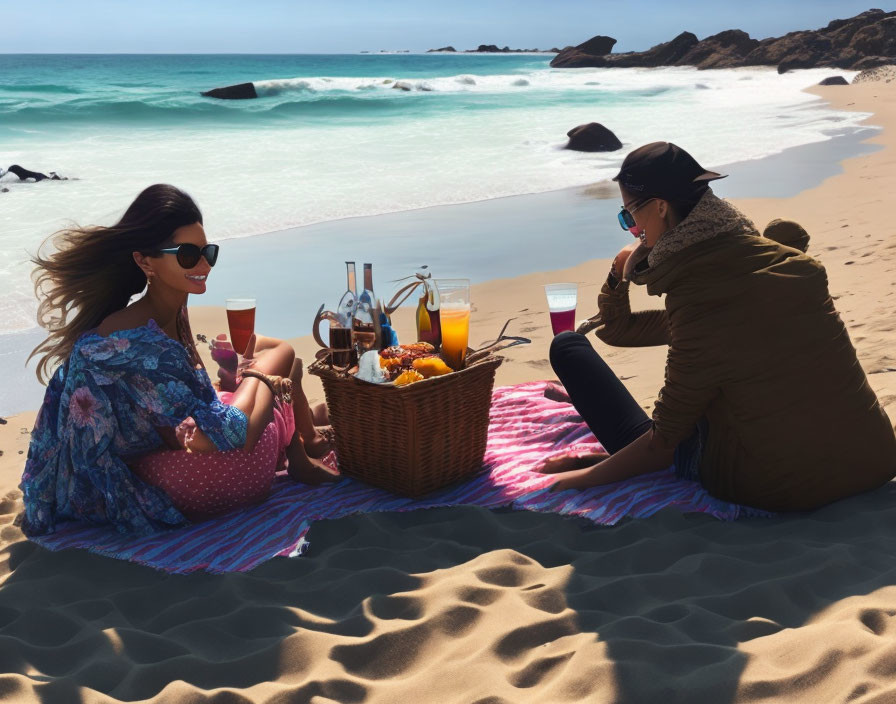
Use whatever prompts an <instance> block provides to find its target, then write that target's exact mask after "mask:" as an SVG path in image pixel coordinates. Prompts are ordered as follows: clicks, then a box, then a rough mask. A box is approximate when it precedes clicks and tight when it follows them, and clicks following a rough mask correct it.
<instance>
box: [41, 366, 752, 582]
mask: <svg viewBox="0 0 896 704" xmlns="http://www.w3.org/2000/svg"><path fill="white" fill-rule="evenodd" d="M547 386H548V382H531V383H526V384H519V385H517V386H507V387H503V388H498V389H496V390H495V392H494V397H493V402H492V410H491V421H490V425H489V435H488V448H487V450H486V457H485V462H484V467H483V471H482V472H481V473H479V474H477V475H475V476H473V477H472V478H470V479H468V480H466V481H464V482H462V483H459V484H455V485H453V486H450V487H448V488H446V489H444V490H441V491H438V492H435V493H433V494H430V495H428V496H425V497H422V498H417V499H408V498H403V497H399V496H395V495H394V494H390V493H388V492H386V491H383V490H380V489H376V488H373V487H370V486H367V485H366V484H363V483H361V482H357V481H354V480H351V479H347V478H346V479H343V480H341V481H340V482H338V483H336V484H329V485H326V486H318V487H312V486H306V485H303V484H298V483H296V482H293V481H291V480H290V479H288V478H287V477H285V476H284V477H281V478H278V480H277V481H276V483H275V485H274V489H273V491H272V493H271V496H270V497H269V498H268V499H267V500H266V501H265V502H264V503H262V504H259V505H257V506H253V507H250V508H245V509H240V510H237V511H234V512H232V513H229V514H226V515H223V516H220V517H217V518H214V519H210V520H207V521H204V522H202V523H196V524H193V525H190V526H186V527H183V528H178V529H176V530H171V531H167V532H163V533H158V534H155V535H151V536H128V535H122V534H120V533H117V532H116V531H114V530H110V529H107V528H105V527H101V526H93V525H87V524H83V523H76V522H68V523H64V524H60V525H59V526H57V530H56V532H55V533H53V534H51V535H45V536H39V537H35V538H33V539H32V540H34V542H36V543H38V544H40V545H42V546H43V547H45V548H48V549H50V550H63V549H66V548H82V549H86V550H90V551H91V552H95V553H98V554H100V555H105V556H108V557H114V558H117V559H121V560H129V561H131V562H137V563H139V564H142V565H148V566H150V567H155V568H157V569H160V570H164V571H166V572H174V573H187V572H194V571H197V570H205V571H207V572H216V573H220V572H245V571H247V570H251V569H252V568H253V567H256V566H257V565H259V564H261V563H263V562H265V561H266V560H270V559H271V558H273V557H297V556H300V555H302V554H303V553H304V552H305V551H306V550H307V548H308V545H309V542H308V532H309V530H310V529H311V526H312V524H313V523H314V521H316V520H321V519H334V518H342V517H344V516H349V515H352V514H359V513H372V512H382V511H414V510H419V509H424V508H436V507H445V506H481V507H484V508H498V507H510V508H514V509H520V510H526V511H539V512H545V513H558V514H561V515H567V516H579V517H581V518H585V519H587V520H590V521H593V522H594V523H598V524H604V525H613V524H615V523H617V522H618V521H619V520H620V519H622V518H623V517H626V516H629V517H633V518H643V517H646V516H650V515H651V514H653V513H656V512H657V511H659V510H660V509H663V508H667V507H673V508H675V509H677V510H680V511H682V512H700V513H706V514H709V515H711V516H715V517H716V518H719V519H722V520H734V519H736V518H739V517H741V516H745V515H755V514H756V513H758V512H756V511H754V510H752V509H746V508H744V507H742V506H737V505H735V504H731V503H728V502H725V501H720V500H718V499H715V498H713V497H711V496H710V495H709V494H707V493H706V491H705V490H704V489H703V488H702V487H701V485H700V484H699V483H697V482H692V481H687V480H683V479H678V478H677V477H676V476H675V474H674V472H673V470H671V469H666V470H662V471H660V472H655V473H653V474H647V475H644V476H640V477H636V478H634V479H630V480H627V481H624V482H618V483H616V484H610V485H607V486H603V487H595V488H593V489H588V490H584V491H564V492H550V491H549V490H548V488H547V486H548V485H549V484H550V481H551V478H550V477H548V476H545V475H543V474H538V473H536V472H534V471H532V470H533V468H534V467H536V466H537V464H538V463H539V462H541V461H542V460H543V459H544V458H545V457H547V456H550V455H552V454H555V453H558V452H566V451H568V450H570V449H571V448H576V449H583V450H585V449H601V447H600V444H599V443H598V442H597V440H596V439H595V438H594V436H593V435H592V434H591V432H590V431H589V430H588V427H587V426H586V425H585V424H584V423H583V422H582V419H581V417H580V416H579V415H578V414H577V413H576V411H575V409H574V408H573V407H572V406H571V405H569V404H568V403H565V402H564V401H563V400H552V399H550V398H547V397H546V396H545V389H546V388H547Z"/></svg>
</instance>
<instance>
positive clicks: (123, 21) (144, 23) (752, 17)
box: [0, 0, 896, 54]
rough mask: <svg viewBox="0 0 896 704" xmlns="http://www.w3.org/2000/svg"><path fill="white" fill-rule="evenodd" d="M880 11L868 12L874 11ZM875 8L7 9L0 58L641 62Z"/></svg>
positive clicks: (100, 3)
mask: <svg viewBox="0 0 896 704" xmlns="http://www.w3.org/2000/svg"><path fill="white" fill-rule="evenodd" d="M872 3H873V4H872ZM875 5H876V6H878V7H881V8H882V9H885V10H893V9H894V8H896V6H894V4H893V3H889V4H886V3H885V4H880V3H875V2H874V0H858V1H855V2H853V1H850V0H812V1H809V0H800V1H799V2H792V1H791V2H788V1H787V0H740V1H738V2H731V1H730V0H683V1H676V0H640V1H639V0H635V1H627V0H616V1H615V2H605V1H603V0H590V1H587V0H555V2H548V1H547V0H544V1H541V2H536V1H534V0H494V1H490V0H454V2H430V1H428V0H417V1H416V2H411V1H410V0H375V1H370V2H364V1H362V0H318V1H317V2H306V1H305V0H257V1H256V2H249V1H247V0H155V1H152V2H150V1H148V0H147V1H145V2H140V0H130V1H128V0H36V1H34V2H23V1H21V0H16V1H15V2H12V1H10V0H0V18H2V24H3V25H4V30H5V31H3V32H2V39H0V53H296V54H298V53H328V52H330V53H354V52H358V51H362V50H369V51H378V50H380V49H386V50H402V49H409V50H411V51H425V50H426V49H430V48H435V47H440V46H445V45H448V44H450V45H453V46H454V47H456V48H457V49H467V48H474V47H476V46H477V45H479V44H497V45H499V46H504V45H505V44H506V45H509V46H511V47H514V48H533V47H538V48H541V49H548V48H550V47H552V46H557V47H561V48H562V47H563V46H566V45H569V44H578V43H580V42H582V41H584V40H586V39H588V38H589V37H591V36H593V35H595V34H607V35H609V36H611V37H615V38H616V39H618V40H619V43H618V44H617V45H616V47H615V48H614V51H633V50H635V51H637V50H643V49H647V48H649V47H650V46H653V45H654V44H657V43H659V42H662V41H666V40H668V39H671V38H672V37H674V36H675V35H676V34H678V33H679V32H682V31H684V30H688V31H691V32H693V33H694V34H696V35H697V36H698V37H700V38H703V37H705V36H708V35H710V34H714V33H716V32H720V31H722V30H724V29H733V28H736V29H743V30H745V31H747V32H749V34H750V35H751V36H753V37H755V38H758V39H762V38H764V37H768V36H779V35H781V34H785V33H787V32H790V31H794V30H797V29H815V28H818V27H822V26H824V25H826V24H827V23H828V22H829V21H830V20H832V19H836V18H844V17H852V16H853V15H856V14H858V13H859V12H863V11H864V10H867V9H868V8H869V6H875Z"/></svg>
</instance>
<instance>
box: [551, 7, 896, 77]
mask: <svg viewBox="0 0 896 704" xmlns="http://www.w3.org/2000/svg"><path fill="white" fill-rule="evenodd" d="M615 43H616V40H615V39H613V38H612V37H606V36H596V37H593V38H592V39H589V40H588V41H587V42H584V43H582V44H579V45H578V46H569V47H566V48H565V49H563V50H562V51H561V52H560V53H559V54H557V56H555V57H554V59H553V60H552V61H551V66H552V67H554V68H582V67H588V66H593V67H601V68H604V67H606V68H613V67H616V68H628V67H657V66H696V67H697V68H700V69H707V68H736V67H740V66H777V67H778V72H779V73H784V72H785V71H788V70H790V69H795V68H818V67H823V66H824V67H832V68H841V69H851V70H864V69H868V68H874V67H876V66H883V65H887V64H893V63H896V12H884V11H883V10H868V11H867V12H863V13H861V14H860V15H856V16H855V17H852V18H850V19H846V20H834V21H833V22H831V23H829V24H828V26H827V27H824V28H822V29H817V30H805V31H799V32H790V33H789V34H785V35H784V36H783V37H771V38H769V39H762V40H759V39H752V38H751V37H750V35H749V34H747V33H746V32H743V31H741V30H739V29H729V30H727V31H724V32H720V33H719V34H714V35H712V36H711V37H706V38H705V39H702V40H700V39H697V37H696V36H695V35H694V34H692V33H691V32H682V33H681V34H679V35H678V36H677V37H675V38H674V39H672V40H671V41H668V42H664V43H663V44H657V45H656V46H654V47H652V48H650V49H648V50H647V51H632V52H626V53H622V54H613V53H610V52H611V51H612V47H613V45H614V44H615Z"/></svg>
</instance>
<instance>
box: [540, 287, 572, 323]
mask: <svg viewBox="0 0 896 704" xmlns="http://www.w3.org/2000/svg"><path fill="white" fill-rule="evenodd" d="M544 292H545V295H546V296H547V298H548V310H549V311H550V313H551V328H552V329H553V330H554V334H555V335H559V334H560V333H561V332H566V331H572V330H575V329H576V295H577V293H578V286H576V284H547V285H546V286H545V287H544Z"/></svg>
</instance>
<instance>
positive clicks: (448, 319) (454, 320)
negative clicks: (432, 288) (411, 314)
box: [436, 279, 470, 371]
mask: <svg viewBox="0 0 896 704" xmlns="http://www.w3.org/2000/svg"><path fill="white" fill-rule="evenodd" d="M436 288H437V289H438V291H439V309H440V311H439V318H440V321H441V325H442V357H443V358H444V359H445V364H447V365H448V366H449V367H451V368H452V369H453V370H455V371H458V370H460V369H463V368H464V360H465V359H466V357H467V347H468V346H469V340H470V280H469V279H436Z"/></svg>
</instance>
